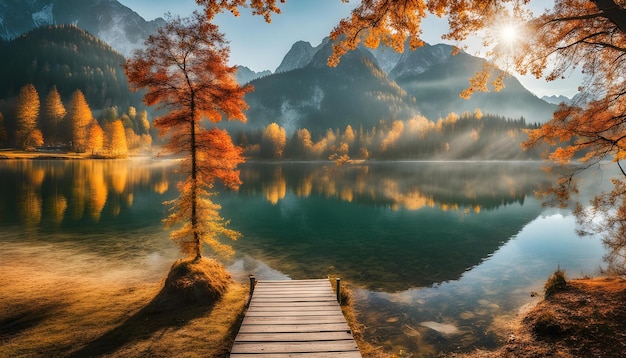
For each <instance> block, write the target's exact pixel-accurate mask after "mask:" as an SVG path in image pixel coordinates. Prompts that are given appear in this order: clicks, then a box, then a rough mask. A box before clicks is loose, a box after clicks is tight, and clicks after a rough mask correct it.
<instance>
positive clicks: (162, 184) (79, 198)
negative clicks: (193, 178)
mask: <svg viewBox="0 0 626 358" xmlns="http://www.w3.org/2000/svg"><path fill="white" fill-rule="evenodd" d="M0 164H1V165H0V197H1V198H2V201H1V203H0V214H1V216H0V223H3V222H4V223H5V224H13V223H18V222H19V223H21V224H22V225H24V226H25V227H42V228H45V227H48V226H50V227H58V226H61V225H65V226H76V224H77V223H79V222H81V221H85V220H88V221H89V222H91V223H98V222H100V221H101V219H102V216H103V215H106V220H109V221H110V220H112V219H113V220H114V218H115V217H116V216H119V215H120V214H121V213H122V212H123V210H125V209H128V208H130V207H132V206H133V203H134V200H135V199H134V198H135V192H141V193H142V200H154V201H157V202H158V206H157V208H159V209H160V208H161V207H160V202H161V201H163V200H164V199H163V198H160V199H159V198H158V197H157V196H155V195H147V196H146V195H145V194H146V193H145V192H146V191H147V190H153V191H154V192H155V193H157V194H164V193H166V192H167V190H168V188H169V184H168V179H167V178H168V177H169V174H168V173H169V171H170V168H169V163H167V162H154V161H138V160H135V161H132V162H130V161H123V160H121V161H109V160H107V161H105V160H76V161H72V160H66V161H55V160H50V161H48V160H4V161H2V163H0ZM168 196H169V197H171V194H170V195H168ZM15 209H17V210H15ZM159 211H160V210H159Z"/></svg>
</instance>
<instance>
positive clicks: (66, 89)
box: [0, 25, 142, 110]
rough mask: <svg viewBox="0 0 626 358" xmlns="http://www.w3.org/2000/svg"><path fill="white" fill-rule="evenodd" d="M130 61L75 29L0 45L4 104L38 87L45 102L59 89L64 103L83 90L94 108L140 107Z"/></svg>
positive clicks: (45, 30) (38, 32)
mask: <svg viewBox="0 0 626 358" xmlns="http://www.w3.org/2000/svg"><path fill="white" fill-rule="evenodd" d="M124 62H125V59H124V57H123V56H122V55H121V54H119V53H118V52H117V51H114V50H113V49H112V48H111V46H109V45H108V44H106V43H105V42H103V41H101V40H99V39H97V38H95V37H93V36H92V35H90V34H89V33H87V32H86V31H84V30H82V29H79V28H78V27H76V26H74V25H61V26H45V27H39V28H37V29H35V30H32V31H30V32H28V33H26V34H24V35H22V36H20V37H17V38H15V39H13V40H11V41H8V42H0V78H2V81H0V99H4V98H12V97H15V96H17V94H18V93H19V91H20V88H21V87H22V86H24V85H25V84H27V83H31V84H33V85H34V86H35V87H36V88H37V91H38V92H39V95H40V96H41V97H42V98H45V97H44V96H45V95H46V94H47V93H48V91H49V90H50V88H51V87H52V86H56V87H57V89H58V91H59V93H60V94H61V97H62V98H63V99H64V100H67V99H69V97H70V96H71V94H72V93H73V92H74V91H76V90H77V89H80V90H81V91H82V92H83V93H84V94H85V97H86V99H87V102H88V103H89V105H90V106H91V108H92V109H94V110H97V109H102V108H105V107H109V106H118V107H120V108H123V109H125V108H128V106H131V105H132V106H136V107H141V106H142V103H141V93H139V92H131V91H130V88H129V84H128V80H127V78H126V75H125V73H124V68H123V65H124Z"/></svg>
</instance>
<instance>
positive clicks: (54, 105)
mask: <svg viewBox="0 0 626 358" xmlns="http://www.w3.org/2000/svg"><path fill="white" fill-rule="evenodd" d="M66 114H67V110H66V109H65V107H64V106H63V102H62V101H61V95H60V94H59V91H58V90H57V87H56V86H52V88H51V89H50V92H48V95H47V96H46V100H45V101H44V105H43V115H44V118H45V120H46V121H47V126H46V127H47V129H48V131H47V135H46V141H48V142H49V143H51V144H53V145H55V144H57V139H58V138H57V134H58V129H59V125H60V124H61V121H62V120H63V118H64V117H65V115H66Z"/></svg>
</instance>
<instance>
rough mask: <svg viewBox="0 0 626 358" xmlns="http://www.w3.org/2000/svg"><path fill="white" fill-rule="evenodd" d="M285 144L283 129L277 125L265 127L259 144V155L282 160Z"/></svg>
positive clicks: (272, 124) (285, 135)
mask: <svg viewBox="0 0 626 358" xmlns="http://www.w3.org/2000/svg"><path fill="white" fill-rule="evenodd" d="M286 144H287V134H286V132H285V129H284V128H282V127H281V126H279V125H278V124H277V123H271V124H269V125H268V126H267V127H265V131H263V138H262V143H261V155H263V156H265V157H269V158H282V157H283V152H284V150H285V145H286Z"/></svg>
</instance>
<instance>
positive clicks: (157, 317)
mask: <svg viewBox="0 0 626 358" xmlns="http://www.w3.org/2000/svg"><path fill="white" fill-rule="evenodd" d="M162 296H163V291H161V292H160V293H159V294H158V295H157V296H156V297H155V298H154V299H152V301H151V302H150V303H148V304H147V305H146V306H145V307H144V308H142V309H141V310H140V311H139V312H137V313H136V314H134V315H133V316H131V317H130V318H128V319H127V320H126V321H124V322H123V323H122V324H121V325H119V326H117V327H116V328H114V329H113V330H111V331H109V332H107V333H105V334H104V335H102V336H101V337H99V338H97V339H96V340H94V341H92V342H90V343H88V344H87V345H86V346H85V347H83V348H81V349H80V350H78V351H76V352H74V353H73V354H71V355H70V357H92V356H101V355H106V354H111V353H114V352H115V351H117V350H119V349H120V348H122V347H124V346H125V345H127V344H129V343H133V342H141V341H144V340H148V339H150V338H151V337H152V336H153V335H154V333H156V332H159V331H161V330H163V333H162V335H163V334H164V333H165V332H166V331H167V330H168V329H176V328H179V327H183V326H185V325H186V324H187V323H189V321H191V320H193V319H195V318H199V317H202V316H206V315H209V314H210V313H211V311H212V310H213V308H214V307H215V303H214V302H213V303H207V304H192V305H181V306H180V307H179V308H171V307H165V308H164V307H163V304H162V302H163V297H162Z"/></svg>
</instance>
